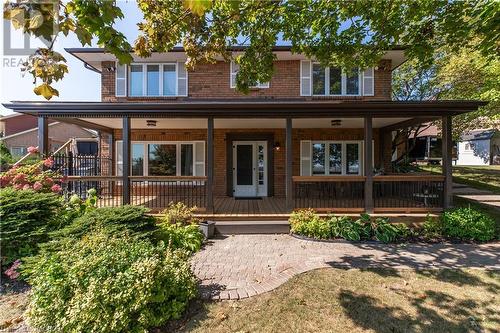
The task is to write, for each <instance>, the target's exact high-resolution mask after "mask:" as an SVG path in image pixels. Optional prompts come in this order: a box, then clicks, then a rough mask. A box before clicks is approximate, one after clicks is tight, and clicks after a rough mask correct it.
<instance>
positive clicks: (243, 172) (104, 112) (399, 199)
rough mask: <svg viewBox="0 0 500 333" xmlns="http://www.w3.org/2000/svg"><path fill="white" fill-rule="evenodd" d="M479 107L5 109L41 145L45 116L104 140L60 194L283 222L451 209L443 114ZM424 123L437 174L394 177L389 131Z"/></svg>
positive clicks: (447, 119) (252, 104)
mask: <svg viewBox="0 0 500 333" xmlns="http://www.w3.org/2000/svg"><path fill="white" fill-rule="evenodd" d="M478 105H480V103H478V102H463V101H462V102H452V101H448V102H420V103H408V102H365V101H332V100H329V101H304V100H297V101H272V102H262V101H244V102H241V101H207V102H198V101H197V102H176V103H141V104H139V103H21V102H17V103H12V104H10V105H7V106H8V107H11V108H13V109H15V110H16V111H18V112H23V113H28V114H32V115H34V116H37V117H38V119H39V149H40V151H42V152H44V153H48V151H47V148H48V147H47V136H48V134H47V131H48V127H47V123H48V119H49V118H54V119H58V120H59V121H66V122H71V123H76V124H79V125H81V126H85V127H86V128H92V129H95V130H97V131H99V132H100V134H101V138H104V137H106V138H107V139H106V140H101V142H106V143H107V144H103V147H102V149H101V153H102V152H104V151H105V153H106V154H107V156H108V158H109V160H110V161H111V163H108V164H109V165H108V166H107V167H105V168H96V170H95V171H96V172H94V173H93V174H83V175H82V174H81V173H80V174H79V175H78V176H76V175H70V176H69V182H68V183H67V184H66V185H65V190H66V193H67V194H68V195H69V194H73V193H76V194H78V195H80V196H85V193H86V191H87V190H88V189H90V188H95V189H97V191H98V196H99V199H100V200H99V205H101V206H117V205H123V204H134V205H144V206H146V207H149V208H150V209H151V210H152V211H153V212H158V211H161V210H163V209H165V208H166V207H167V206H168V204H169V203H170V202H184V203H185V204H186V205H188V206H196V207H197V210H198V214H199V216H202V217H204V218H212V219H217V218H242V219H244V218H248V219H255V218H258V219H266V218H270V219H271V218H280V219H281V218H286V217H287V216H288V215H289V214H290V212H292V211H293V210H295V209H301V208H312V209H315V210H317V211H319V212H322V213H361V212H368V213H391V214H392V213H402V214H407V213H427V212H439V211H442V210H443V209H445V208H448V207H450V206H451V205H452V196H451V155H452V154H451V149H452V140H451V117H452V115H455V114H459V113H462V112H467V111H472V110H474V109H476V108H477V107H478ZM431 120H440V121H441V122H442V125H443V126H442V128H443V140H442V142H443V144H442V151H443V173H442V175H429V174H394V173H392V172H391V170H390V169H389V167H390V163H391V153H390V152H391V150H390V148H389V149H388V148H387V147H388V146H389V147H390V145H391V140H392V138H391V136H392V131H394V130H395V129H398V128H400V127H404V126H410V125H412V124H416V123H419V122H428V121H431ZM152 124H154V125H152ZM151 125H152V126H151ZM104 146H106V149H104ZM158 150H159V151H161V152H162V153H161V154H159V153H157V151H158ZM100 158H101V160H102V158H103V156H100ZM73 168H75V166H74V165H73ZM76 168H78V167H76ZM97 170H98V172H97ZM238 186H239V187H238Z"/></svg>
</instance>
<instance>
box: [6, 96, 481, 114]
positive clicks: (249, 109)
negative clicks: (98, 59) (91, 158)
mask: <svg viewBox="0 0 500 333" xmlns="http://www.w3.org/2000/svg"><path fill="white" fill-rule="evenodd" d="M486 104H487V103H486V102H483V101H457V100H446V101H360V100H311V99H269V100H267V99H266V100H263V99H258V100H256V99H246V98H245V99H241V98H240V99H222V100H184V101H165V102H164V101H161V102H143V101H140V102H112V103H110V102H33V101H13V102H11V103H4V104H3V105H4V106H5V107H6V108H9V109H12V110H13V111H16V112H20V113H25V114H31V115H34V116H46V117H53V118H58V117H77V118H121V117H124V116H128V117H132V118H144V117H157V118H174V117H186V118H189V117H198V118H202V117H214V118H217V117H219V118H225V117H238V118H256V117H258V118H287V117H291V118H310V117H316V118H320V117H363V116H372V117H382V118H396V117H440V116H446V115H458V114H462V113H467V112H471V111H475V110H477V108H478V107H480V106H483V105H486Z"/></svg>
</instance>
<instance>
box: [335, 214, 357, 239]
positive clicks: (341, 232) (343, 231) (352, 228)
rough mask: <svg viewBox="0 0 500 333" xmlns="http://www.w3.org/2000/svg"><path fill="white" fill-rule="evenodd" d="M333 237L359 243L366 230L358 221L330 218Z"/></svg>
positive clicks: (346, 218) (347, 218)
mask: <svg viewBox="0 0 500 333" xmlns="http://www.w3.org/2000/svg"><path fill="white" fill-rule="evenodd" d="M330 225H331V227H332V235H333V237H340V238H344V239H347V240H350V241H360V240H361V239H363V238H364V235H365V234H366V228H365V226H364V225H363V223H361V222H360V221H359V220H357V221H353V220H352V219H351V218H350V217H348V216H341V217H335V216H332V217H330Z"/></svg>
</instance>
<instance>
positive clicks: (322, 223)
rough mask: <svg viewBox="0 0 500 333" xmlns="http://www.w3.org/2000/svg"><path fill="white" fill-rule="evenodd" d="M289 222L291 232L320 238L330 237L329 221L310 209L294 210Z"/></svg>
mask: <svg viewBox="0 0 500 333" xmlns="http://www.w3.org/2000/svg"><path fill="white" fill-rule="evenodd" d="M289 222H290V231H291V232H292V233H295V234H298V235H304V236H307V237H313V238H320V239H328V238H331V237H332V229H331V225H330V223H329V222H328V221H326V220H325V219H322V218H320V217H319V215H318V214H316V213H315V212H314V210H312V209H303V210H298V211H294V212H293V213H292V214H291V215H290V220H289Z"/></svg>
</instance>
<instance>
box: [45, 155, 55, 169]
mask: <svg viewBox="0 0 500 333" xmlns="http://www.w3.org/2000/svg"><path fill="white" fill-rule="evenodd" d="M43 165H45V166H46V167H47V168H50V167H51V166H53V165H54V160H53V159H52V158H51V157H49V158H47V159H46V160H45V161H43Z"/></svg>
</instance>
